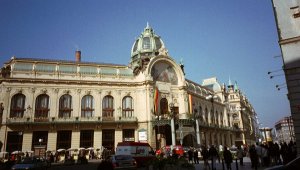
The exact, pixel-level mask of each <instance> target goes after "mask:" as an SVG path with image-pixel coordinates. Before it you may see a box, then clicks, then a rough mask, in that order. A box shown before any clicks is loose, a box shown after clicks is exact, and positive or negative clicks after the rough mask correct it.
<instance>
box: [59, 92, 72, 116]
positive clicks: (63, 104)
mask: <svg viewBox="0 0 300 170" xmlns="http://www.w3.org/2000/svg"><path fill="white" fill-rule="evenodd" d="M72 110H73V109H72V96H71V95H68V94H65V95H62V96H61V97H60V99H59V114H58V117H70V116H71V111H72Z"/></svg>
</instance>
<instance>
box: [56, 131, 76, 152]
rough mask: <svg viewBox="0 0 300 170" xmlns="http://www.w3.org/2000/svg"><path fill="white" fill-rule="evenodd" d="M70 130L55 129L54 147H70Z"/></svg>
mask: <svg viewBox="0 0 300 170" xmlns="http://www.w3.org/2000/svg"><path fill="white" fill-rule="evenodd" d="M71 140H72V131H71V130H63V131H57V143H56V147H57V148H56V149H69V148H71Z"/></svg>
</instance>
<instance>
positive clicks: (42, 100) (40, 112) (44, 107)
mask: <svg viewBox="0 0 300 170" xmlns="http://www.w3.org/2000/svg"><path fill="white" fill-rule="evenodd" d="M49 111H50V109H49V96H48V95H47V94H41V95H39V96H38V97H37V98H36V101H35V114H34V117H35V118H47V117H48V114H49Z"/></svg>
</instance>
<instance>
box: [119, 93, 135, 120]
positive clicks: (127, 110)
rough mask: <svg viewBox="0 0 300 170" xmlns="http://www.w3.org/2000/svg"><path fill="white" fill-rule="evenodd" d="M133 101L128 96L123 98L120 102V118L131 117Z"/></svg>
mask: <svg viewBox="0 0 300 170" xmlns="http://www.w3.org/2000/svg"><path fill="white" fill-rule="evenodd" d="M133 111H134V109H133V99H132V97H130V96H125V97H124V98H123V101H122V117H132V116H133Z"/></svg>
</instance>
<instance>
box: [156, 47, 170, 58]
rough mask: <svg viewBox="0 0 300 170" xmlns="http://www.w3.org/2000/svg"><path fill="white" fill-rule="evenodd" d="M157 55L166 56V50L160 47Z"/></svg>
mask: <svg viewBox="0 0 300 170" xmlns="http://www.w3.org/2000/svg"><path fill="white" fill-rule="evenodd" d="M158 55H164V56H168V49H166V47H165V46H162V47H161V48H160V49H159V50H158Z"/></svg>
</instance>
